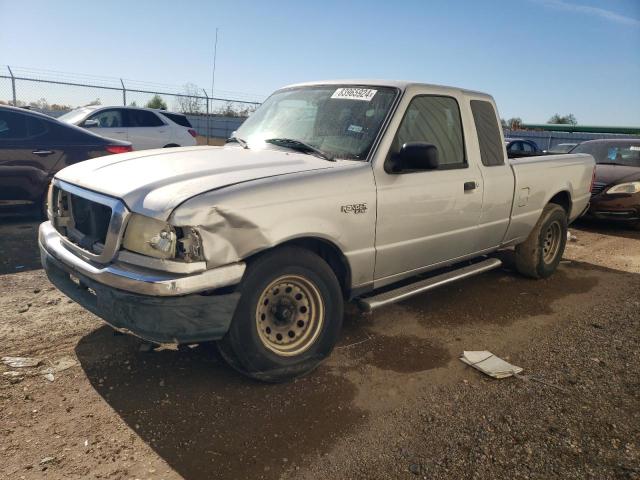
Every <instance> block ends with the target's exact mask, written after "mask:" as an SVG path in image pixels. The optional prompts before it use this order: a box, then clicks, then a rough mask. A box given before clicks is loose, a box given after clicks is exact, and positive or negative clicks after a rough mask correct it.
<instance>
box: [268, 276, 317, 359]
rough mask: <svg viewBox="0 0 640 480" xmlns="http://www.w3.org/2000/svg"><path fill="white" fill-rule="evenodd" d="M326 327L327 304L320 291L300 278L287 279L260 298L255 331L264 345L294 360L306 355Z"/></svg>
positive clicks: (281, 280) (287, 277) (272, 284)
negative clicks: (296, 357)
mask: <svg viewBox="0 0 640 480" xmlns="http://www.w3.org/2000/svg"><path fill="white" fill-rule="evenodd" d="M323 324H324V303H323V301H322V296H321V295H320V292H319V290H318V288H317V287H316V286H315V285H314V284H313V283H312V282H310V281H309V280H307V279H306V278H304V277H301V276H297V275H284V276H282V277H279V278H277V279H275V280H274V281H273V282H271V283H270V284H269V285H268V286H267V287H266V288H265V289H264V290H263V291H262V293H261V294H260V298H259V300H258V305H257V307H256V328H257V330H258V337H259V338H260V341H261V342H262V344H263V345H264V346H265V347H266V348H267V349H269V350H270V351H272V352H273V353H275V354H277V355H280V356H284V357H291V356H295V355H300V354H301V353H303V352H305V351H307V350H308V349H309V348H310V347H311V345H313V343H314V342H315V341H316V340H317V338H318V335H319V334H320V332H321V331H322V326H323Z"/></svg>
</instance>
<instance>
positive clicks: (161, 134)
mask: <svg viewBox="0 0 640 480" xmlns="http://www.w3.org/2000/svg"><path fill="white" fill-rule="evenodd" d="M58 120H60V121H62V122H66V123H70V124H72V125H77V126H79V127H83V128H87V129H90V130H91V131H92V132H94V133H97V134H98V135H101V136H103V137H109V138H116V139H118V140H125V141H128V142H131V144H132V146H133V149H134V150H146V149H149V148H163V147H188V146H193V145H197V141H196V136H197V133H196V131H195V130H194V129H193V127H192V126H191V123H189V119H188V118H187V117H186V116H184V115H183V114H181V113H173V112H166V111H164V110H155V109H151V108H137V107H116V106H112V107H105V106H102V105H96V106H89V107H81V108H77V109H75V110H72V111H70V112H68V113H65V114H64V115H62V116H61V117H59V118H58Z"/></svg>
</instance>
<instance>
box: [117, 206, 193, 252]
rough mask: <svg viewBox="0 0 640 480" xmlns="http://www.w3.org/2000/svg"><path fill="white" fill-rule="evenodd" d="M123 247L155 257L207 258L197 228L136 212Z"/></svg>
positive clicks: (129, 223) (125, 236)
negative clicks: (203, 252)
mask: <svg viewBox="0 0 640 480" xmlns="http://www.w3.org/2000/svg"><path fill="white" fill-rule="evenodd" d="M122 246H123V247H124V248H126V249H127V250H130V251H132V252H136V253H141V254H142V255H148V256H150V257H155V258H165V259H166V258H176V259H178V260H182V261H185V262H195V261H199V260H203V258H204V257H203V254H202V242H201V240H200V234H199V233H198V230H197V229H195V228H193V227H174V226H173V225H170V224H168V223H167V222H163V221H161V220H156V219H155V218H149V217H145V216H144V215H138V214H136V213H134V214H133V215H131V218H130V219H129V222H128V224H127V229H126V231H125V232H124V239H123V241H122Z"/></svg>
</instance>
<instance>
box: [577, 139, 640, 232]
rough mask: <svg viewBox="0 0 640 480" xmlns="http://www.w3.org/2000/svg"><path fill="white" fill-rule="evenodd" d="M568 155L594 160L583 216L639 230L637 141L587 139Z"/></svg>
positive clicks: (639, 155)
mask: <svg viewBox="0 0 640 480" xmlns="http://www.w3.org/2000/svg"><path fill="white" fill-rule="evenodd" d="M571 153H588V154H590V155H593V158H595V159H596V172H595V179H594V183H593V189H592V192H591V206H590V207H589V211H588V212H587V214H586V217H594V218H600V219H606V220H619V221H625V222H628V223H630V224H632V225H634V226H635V227H636V228H640V140H622V139H616V140H590V141H588V142H583V143H581V144H580V145H578V146H576V147H575V148H574V149H573V150H571Z"/></svg>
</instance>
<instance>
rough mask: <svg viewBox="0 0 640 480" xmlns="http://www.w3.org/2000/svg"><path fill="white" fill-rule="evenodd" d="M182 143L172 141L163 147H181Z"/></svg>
mask: <svg viewBox="0 0 640 480" xmlns="http://www.w3.org/2000/svg"><path fill="white" fill-rule="evenodd" d="M179 146H180V145H178V144H177V143H170V144H168V145H165V146H164V147H162V148H174V147H179Z"/></svg>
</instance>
